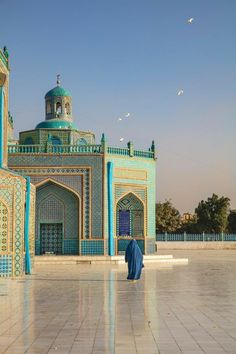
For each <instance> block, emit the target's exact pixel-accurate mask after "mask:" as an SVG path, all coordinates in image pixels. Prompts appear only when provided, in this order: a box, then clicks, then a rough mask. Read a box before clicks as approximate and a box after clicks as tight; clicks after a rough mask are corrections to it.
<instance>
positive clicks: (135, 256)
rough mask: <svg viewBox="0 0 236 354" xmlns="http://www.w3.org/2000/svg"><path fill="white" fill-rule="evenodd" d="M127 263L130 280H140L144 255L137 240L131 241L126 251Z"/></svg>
mask: <svg viewBox="0 0 236 354" xmlns="http://www.w3.org/2000/svg"><path fill="white" fill-rule="evenodd" d="M125 262H126V263H128V277H127V279H128V280H133V281H135V280H138V279H139V278H140V276H141V272H142V268H143V267H144V265H143V255H142V252H141V250H140V248H139V246H138V243H137V241H136V240H135V239H133V240H131V241H130V243H129V244H128V246H127V248H126V251H125Z"/></svg>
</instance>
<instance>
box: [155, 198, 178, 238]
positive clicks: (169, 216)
mask: <svg viewBox="0 0 236 354" xmlns="http://www.w3.org/2000/svg"><path fill="white" fill-rule="evenodd" d="M180 226H181V219H180V213H179V211H178V210H177V209H175V208H174V207H173V205H172V204H171V202H170V201H169V200H167V201H165V202H164V203H160V202H159V203H157V204H156V232H159V233H162V232H174V231H176V230H178V229H179V227H180Z"/></svg>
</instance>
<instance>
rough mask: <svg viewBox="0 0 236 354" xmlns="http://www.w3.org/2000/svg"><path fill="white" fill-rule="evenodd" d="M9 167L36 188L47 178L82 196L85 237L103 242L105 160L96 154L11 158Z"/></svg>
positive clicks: (20, 155) (12, 155)
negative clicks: (28, 177) (36, 185)
mask: <svg viewBox="0 0 236 354" xmlns="http://www.w3.org/2000/svg"><path fill="white" fill-rule="evenodd" d="M8 160H9V166H10V167H11V168H12V169H13V170H15V171H16V172H20V173H22V174H24V175H26V176H30V178H31V181H32V183H34V184H37V183H38V182H39V181H42V180H44V179H47V178H51V179H53V180H57V181H58V182H60V183H62V184H64V185H66V186H69V187H70V188H71V189H72V190H74V191H75V192H76V193H77V194H79V195H80V196H81V202H82V207H83V228H84V234H83V237H84V238H86V239H90V238H96V239H97V238H101V239H102V238H103V235H104V231H103V210H104V209H103V158H102V156H101V155H99V154H97V155H95V154H94V155H93V154H86V153H85V154H76V153H74V154H73V153H72V154H60V155H59V154H36V153H32V154H27V153H25V154H11V153H10V154H9V157H8Z"/></svg>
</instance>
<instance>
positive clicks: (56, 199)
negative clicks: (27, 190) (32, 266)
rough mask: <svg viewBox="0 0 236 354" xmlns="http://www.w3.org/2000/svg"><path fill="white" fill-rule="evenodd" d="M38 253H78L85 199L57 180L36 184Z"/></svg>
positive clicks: (47, 180)
mask: <svg viewBox="0 0 236 354" xmlns="http://www.w3.org/2000/svg"><path fill="white" fill-rule="evenodd" d="M36 205H37V218H36V235H37V237H36V238H37V241H36V251H37V254H43V253H45V252H46V251H48V250H49V251H50V252H51V251H52V249H53V250H54V251H53V252H54V253H57V254H78V252H79V242H80V238H81V236H82V235H81V230H82V225H81V224H82V208H81V197H80V195H79V194H78V193H77V192H75V191H74V190H73V189H72V188H70V187H68V186H67V185H65V184H64V183H61V182H58V181H56V180H54V179H53V178H46V179H44V180H43V181H40V182H39V183H37V184H36ZM50 247H51V248H50Z"/></svg>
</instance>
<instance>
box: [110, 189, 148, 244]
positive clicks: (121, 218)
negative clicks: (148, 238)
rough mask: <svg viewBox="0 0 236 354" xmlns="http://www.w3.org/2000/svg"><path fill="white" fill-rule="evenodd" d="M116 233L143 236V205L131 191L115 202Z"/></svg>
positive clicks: (118, 234)
mask: <svg viewBox="0 0 236 354" xmlns="http://www.w3.org/2000/svg"><path fill="white" fill-rule="evenodd" d="M116 235H117V236H132V237H141V238H142V237H144V207H143V203H142V202H141V200H140V199H139V198H138V197H137V196H136V195H134V194H133V193H129V194H126V195H125V196H124V197H122V198H121V199H120V200H119V201H118V203H117V207H116Z"/></svg>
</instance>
